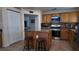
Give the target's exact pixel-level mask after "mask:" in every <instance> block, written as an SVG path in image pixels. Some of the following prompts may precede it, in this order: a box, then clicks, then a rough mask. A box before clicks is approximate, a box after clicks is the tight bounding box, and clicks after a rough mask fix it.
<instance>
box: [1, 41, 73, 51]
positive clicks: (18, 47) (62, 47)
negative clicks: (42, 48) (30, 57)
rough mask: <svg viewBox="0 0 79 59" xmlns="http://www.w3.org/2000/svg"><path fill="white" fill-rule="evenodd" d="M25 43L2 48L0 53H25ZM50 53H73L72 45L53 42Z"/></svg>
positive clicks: (64, 42) (21, 42)
mask: <svg viewBox="0 0 79 59" xmlns="http://www.w3.org/2000/svg"><path fill="white" fill-rule="evenodd" d="M23 46H24V42H23V41H19V42H17V43H15V44H13V45H11V46H9V47H6V48H0V51H24V48H23ZM50 51H73V49H72V47H71V45H70V44H69V43H68V42H66V41H62V40H52V46H51V48H50Z"/></svg>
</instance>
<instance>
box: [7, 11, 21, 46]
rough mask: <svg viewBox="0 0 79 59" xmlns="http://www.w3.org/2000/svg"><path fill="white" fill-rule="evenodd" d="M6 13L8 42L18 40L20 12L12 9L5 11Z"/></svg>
mask: <svg viewBox="0 0 79 59" xmlns="http://www.w3.org/2000/svg"><path fill="white" fill-rule="evenodd" d="M7 13H8V29H9V30H8V35H9V44H12V43H14V42H17V41H19V40H20V37H21V36H20V35H21V34H20V30H21V27H20V13H18V12H14V11H10V10H8V11H7Z"/></svg>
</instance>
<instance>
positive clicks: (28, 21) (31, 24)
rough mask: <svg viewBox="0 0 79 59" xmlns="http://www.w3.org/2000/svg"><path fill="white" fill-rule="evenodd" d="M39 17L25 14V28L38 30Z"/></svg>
mask: <svg viewBox="0 0 79 59" xmlns="http://www.w3.org/2000/svg"><path fill="white" fill-rule="evenodd" d="M37 17H38V16H37V15H29V14H24V29H25V30H26V31H35V30H36V28H37V27H36V24H37Z"/></svg>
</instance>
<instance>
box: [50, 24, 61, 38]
mask: <svg viewBox="0 0 79 59" xmlns="http://www.w3.org/2000/svg"><path fill="white" fill-rule="evenodd" d="M50 30H51V32H52V38H54V39H60V25H51V27H50Z"/></svg>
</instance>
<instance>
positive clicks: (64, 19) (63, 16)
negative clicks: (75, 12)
mask: <svg viewBox="0 0 79 59" xmlns="http://www.w3.org/2000/svg"><path fill="white" fill-rule="evenodd" d="M69 17H70V16H69V13H63V14H61V22H62V23H69Z"/></svg>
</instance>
